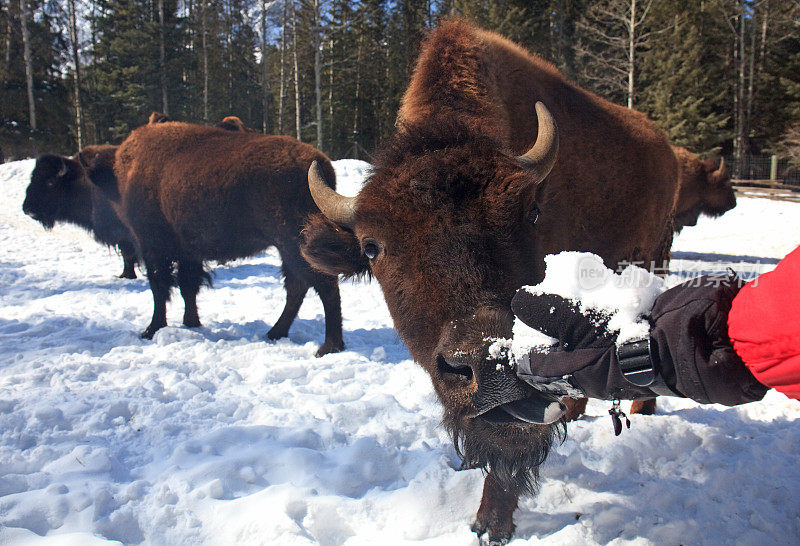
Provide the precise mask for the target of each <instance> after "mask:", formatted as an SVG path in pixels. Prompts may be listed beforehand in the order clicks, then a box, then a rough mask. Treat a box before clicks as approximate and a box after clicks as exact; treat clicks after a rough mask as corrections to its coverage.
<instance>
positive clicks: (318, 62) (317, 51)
mask: <svg viewBox="0 0 800 546" xmlns="http://www.w3.org/2000/svg"><path fill="white" fill-rule="evenodd" d="M319 2H320V0H314V32H313V35H314V96H315V98H316V111H317V149H319V150H321V149H322V54H321V49H322V28H320V24H319V10H320V6H319Z"/></svg>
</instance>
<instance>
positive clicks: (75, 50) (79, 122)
mask: <svg viewBox="0 0 800 546" xmlns="http://www.w3.org/2000/svg"><path fill="white" fill-rule="evenodd" d="M69 39H70V41H71V42H72V62H74V63H75V97H74V98H75V138H76V140H77V143H78V150H81V149H83V105H82V103H81V58H80V53H79V47H78V23H77V14H76V13H75V0H69Z"/></svg>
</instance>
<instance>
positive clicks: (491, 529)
mask: <svg viewBox="0 0 800 546" xmlns="http://www.w3.org/2000/svg"><path fill="white" fill-rule="evenodd" d="M518 500H519V494H517V493H514V492H511V491H506V490H505V489H503V488H502V487H501V486H500V484H499V483H498V482H497V480H496V479H495V478H494V475H493V474H492V472H491V471H490V472H489V473H488V474H487V475H486V479H485V480H484V482H483V497H482V498H481V506H480V508H478V516H477V518H476V519H475V523H473V524H472V531H473V532H474V533H477V535H478V536H479V537H482V536H483V535H484V534H485V535H486V540H487V541H488V543H489V545H490V546H495V545H497V546H500V545H502V544H506V543H507V542H508V541H509V540H511V535H513V534H514V518H513V516H514V510H516V509H517V501H518Z"/></svg>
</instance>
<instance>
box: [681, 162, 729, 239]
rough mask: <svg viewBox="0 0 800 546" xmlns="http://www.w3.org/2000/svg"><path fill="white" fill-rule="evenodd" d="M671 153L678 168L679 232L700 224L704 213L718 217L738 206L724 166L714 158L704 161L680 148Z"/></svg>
mask: <svg viewBox="0 0 800 546" xmlns="http://www.w3.org/2000/svg"><path fill="white" fill-rule="evenodd" d="M672 151H673V152H674V153H675V157H676V158H677V160H678V165H679V174H678V176H679V190H678V202H677V204H676V205H675V231H676V232H679V231H680V230H681V229H683V228H684V227H685V226H693V225H695V224H697V218H698V217H699V216H700V215H701V214H705V215H706V216H711V217H712V218H716V217H717V216H722V215H723V214H725V213H726V212H728V211H729V210H731V209H732V208H733V207H735V206H736V194H735V193H734V190H733V186H732V184H731V178H730V175H729V174H728V170H727V169H726V168H725V166H724V165H720V164H719V163H718V162H717V161H715V160H713V159H706V160H705V161H703V160H701V159H700V158H699V157H697V156H696V155H695V154H693V153H692V152H690V151H689V150H687V149H686V148H681V147H680V146H673V147H672Z"/></svg>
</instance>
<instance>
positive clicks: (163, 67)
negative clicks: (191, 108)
mask: <svg viewBox="0 0 800 546" xmlns="http://www.w3.org/2000/svg"><path fill="white" fill-rule="evenodd" d="M73 1H74V0H73ZM165 32H166V29H165V28H164V0H158V62H159V72H160V74H159V77H160V80H161V111H162V112H164V113H165V114H167V115H169V102H168V100H167V54H166V43H165V42H166V37H165Z"/></svg>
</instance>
